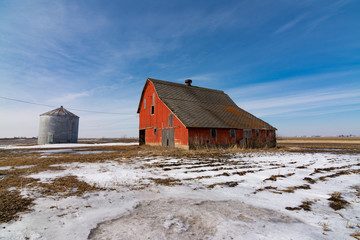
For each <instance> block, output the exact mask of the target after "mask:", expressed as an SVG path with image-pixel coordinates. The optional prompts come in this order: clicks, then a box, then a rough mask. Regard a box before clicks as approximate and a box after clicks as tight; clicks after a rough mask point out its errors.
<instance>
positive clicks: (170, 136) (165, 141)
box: [161, 128, 175, 147]
mask: <svg viewBox="0 0 360 240" xmlns="http://www.w3.org/2000/svg"><path fill="white" fill-rule="evenodd" d="M174 139H175V137H174V129H173V128H169V129H163V130H162V131H161V144H162V146H163V147H175V141H174Z"/></svg>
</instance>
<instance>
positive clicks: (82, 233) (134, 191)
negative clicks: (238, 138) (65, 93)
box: [0, 145, 360, 240]
mask: <svg viewBox="0 0 360 240" xmlns="http://www.w3.org/2000/svg"><path fill="white" fill-rule="evenodd" d="M52 146H53V145H52ZM56 166H60V167H62V169H63V170H47V171H44V172H40V173H37V174H32V175H29V176H28V177H32V178H39V179H40V180H41V181H43V182H51V181H53V180H54V179H56V178H59V177H64V176H76V177H77V178H78V179H79V180H83V181H85V182H87V183H89V184H91V185H95V186H98V187H101V188H104V189H106V190H102V191H97V192H90V193H86V194H84V195H83V196H71V197H67V198H63V197H61V196H56V197H54V196H48V197H38V198H37V199H36V200H35V205H34V206H33V211H32V212H30V213H23V214H21V219H20V220H19V221H12V222H9V223H5V224H0V229H1V230H0V239H302V240H303V239H355V238H353V237H351V236H350V235H351V234H354V233H358V232H359V231H360V197H359V195H360V177H359V176H360V175H359V169H360V156H359V155H358V154H333V153H291V152H259V153H243V154H233V155H229V156H227V157H224V158H223V159H198V158H188V159H183V158H182V159H176V158H165V157H146V158H139V157H134V158H132V159H130V160H128V161H107V162H101V163H100V162H99V163H84V162H82V163H78V162H73V163H66V164H58V165H56ZM0 181H1V180H0ZM335 192H339V193H341V196H342V197H343V199H344V200H346V201H347V202H349V204H347V205H346V207H345V208H343V209H340V210H337V211H335V210H334V209H332V208H331V207H330V206H329V203H330V202H331V201H330V200H328V199H329V198H330V196H331V194H333V193H335ZM22 194H23V195H24V196H37V190H36V189H29V188H26V187H25V188H24V189H22ZM306 206H308V208H307V207H306ZM286 208H287V209H286ZM306 210H308V211H306Z"/></svg>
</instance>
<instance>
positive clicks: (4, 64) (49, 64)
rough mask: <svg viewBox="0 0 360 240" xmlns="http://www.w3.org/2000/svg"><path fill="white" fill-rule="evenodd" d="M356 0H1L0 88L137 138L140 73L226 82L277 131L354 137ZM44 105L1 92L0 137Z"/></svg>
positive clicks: (15, 132) (18, 132)
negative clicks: (68, 110)
mask: <svg viewBox="0 0 360 240" xmlns="http://www.w3.org/2000/svg"><path fill="white" fill-rule="evenodd" d="M359 12H360V2H359V1H356V0H353V1H351V0H348V1H328V0H326V1H325V0H324V1H306V0H305V1H288V0H283V1H280V0H279V1H265V0H264V1H240V0H238V1H230V0H229V1H215V0H214V1H212V0H206V1H156V0H154V1H145V0H143V1H136V0H135V1H134V0H132V1H110V0H109V1H10V0H3V1H0V97H7V98H14V99H20V100H24V101H29V102H33V103H40V104H45V105H50V106H60V105H63V106H64V107H65V108H67V109H78V110H90V111H100V112H109V113H119V114H101V113H91V112H82V111H78V110H70V111H72V112H74V113H75V114H77V115H78V116H80V130H79V136H80V137H123V136H131V137H135V136H137V135H138V116H137V114H136V110H137V105H138V101H139V98H140V94H141V91H142V88H143V86H144V83H145V80H146V78H147V77H151V78H157V79H161V80H167V81H173V82H180V83H183V82H184V80H185V79H187V78H190V79H192V80H193V85H196V86H201V87H207V88H214V89H220V90H223V91H225V92H226V93H227V94H229V96H230V97H231V98H233V100H234V101H235V102H236V103H237V104H238V106H239V107H241V108H243V109H245V110H247V111H249V112H250V113H252V114H254V115H256V116H258V117H260V118H262V119H263V120H265V121H267V122H268V123H270V124H271V125H273V126H275V127H276V128H278V135H280V136H305V135H307V136H312V135H322V136H335V135H340V134H345V135H347V134H353V135H360V14H359ZM51 109H53V107H46V106H40V105H31V104H25V103H21V102H15V101H10V100H6V99H3V98H0V115H1V117H0V137H14V136H27V137H32V136H37V134H38V124H39V115H40V114H42V113H44V112H46V111H49V110H51Z"/></svg>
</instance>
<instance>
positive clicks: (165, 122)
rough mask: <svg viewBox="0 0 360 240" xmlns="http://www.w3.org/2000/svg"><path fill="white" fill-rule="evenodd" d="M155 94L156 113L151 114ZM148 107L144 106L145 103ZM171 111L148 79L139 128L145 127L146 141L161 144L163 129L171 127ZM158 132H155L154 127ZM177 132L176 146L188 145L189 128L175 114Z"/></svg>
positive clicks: (174, 121)
mask: <svg viewBox="0 0 360 240" xmlns="http://www.w3.org/2000/svg"><path fill="white" fill-rule="evenodd" d="M154 94H155V107H154V114H151V106H153V103H154V100H153V97H154ZM145 103H146V107H145V108H144V104H145ZM170 113H171V111H170V110H169V109H168V108H167V107H166V105H165V104H164V103H163V102H162V101H161V100H160V98H159V97H158V96H157V94H156V91H155V88H154V85H153V84H152V82H150V81H148V82H147V84H146V86H145V91H144V95H143V100H142V102H141V107H140V120H139V129H140V130H141V129H145V143H146V144H154V145H161V132H162V131H161V130H162V129H168V128H170V127H169V114H170ZM155 128H156V129H157V132H156V133H155V132H154V129H155ZM171 128H174V132H175V139H174V140H175V147H185V148H186V147H187V146H188V130H187V129H186V128H185V126H184V125H183V124H182V123H181V122H180V120H179V119H178V118H177V117H176V116H175V115H173V127H171Z"/></svg>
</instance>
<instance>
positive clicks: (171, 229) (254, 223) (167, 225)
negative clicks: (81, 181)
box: [89, 198, 325, 239]
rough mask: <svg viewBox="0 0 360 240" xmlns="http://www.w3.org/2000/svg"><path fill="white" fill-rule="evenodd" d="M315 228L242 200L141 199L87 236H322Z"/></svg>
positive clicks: (204, 237) (91, 237) (178, 237)
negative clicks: (137, 203) (127, 211)
mask: <svg viewBox="0 0 360 240" xmlns="http://www.w3.org/2000/svg"><path fill="white" fill-rule="evenodd" d="M295 229H296V232H295V233H294V230H295ZM316 230H317V229H316V227H315V226H310V225H306V224H304V223H302V222H301V221H300V220H298V219H296V218H292V217H289V216H287V215H285V214H281V213H278V212H276V211H272V210H269V209H263V208H257V207H253V206H251V205H248V204H245V203H243V202H241V201H234V200H227V201H209V200H204V201H197V200H192V199H171V198H170V199H158V200H153V201H144V202H141V204H140V205H138V206H137V208H136V209H134V210H133V211H131V212H130V213H129V214H126V215H124V216H122V217H120V218H118V219H115V220H111V221H108V222H104V223H101V224H99V225H98V226H97V227H96V228H95V229H93V230H92V231H91V233H90V235H89V239H290V238H289V237H290V236H291V237H293V238H296V239H325V237H324V235H322V234H321V233H318V232H317V231H316ZM303 232H307V233H308V234H306V235H304V234H303Z"/></svg>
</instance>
